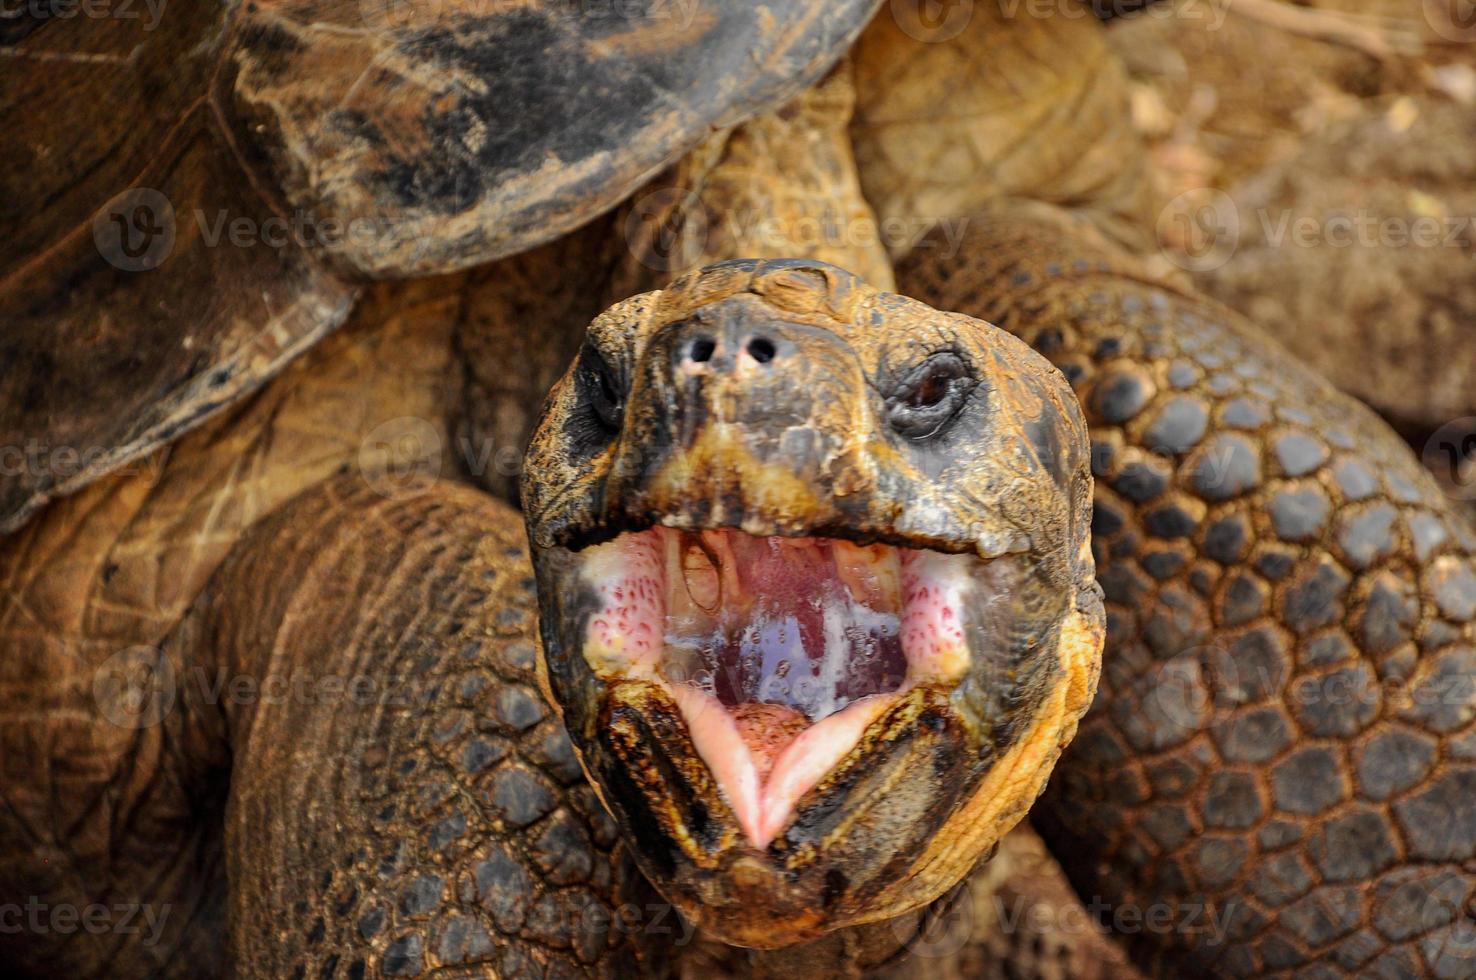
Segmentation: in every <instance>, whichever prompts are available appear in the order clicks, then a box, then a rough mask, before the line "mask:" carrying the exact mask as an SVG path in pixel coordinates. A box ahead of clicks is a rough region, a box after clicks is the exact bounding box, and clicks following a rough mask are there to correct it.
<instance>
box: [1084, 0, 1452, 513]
mask: <svg viewBox="0 0 1476 980" xmlns="http://www.w3.org/2000/svg"><path fill="white" fill-rule="evenodd" d="M1111 36H1112V38H1113V39H1114V43H1115V44H1116V45H1117V47H1118V49H1119V51H1120V52H1121V54H1122V56H1123V58H1124V60H1125V61H1126V62H1127V64H1128V66H1129V70H1130V72H1131V76H1132V108H1133V116H1134V121H1135V124H1136V125H1137V127H1138V128H1139V130H1140V132H1141V133H1142V134H1143V136H1144V138H1145V139H1146V140H1147V141H1148V142H1149V144H1150V146H1151V152H1152V156H1153V160H1154V162H1155V165H1156V171H1157V178H1156V179H1157V183H1158V186H1157V188H1156V191H1157V194H1158V196H1159V199H1160V200H1159V203H1160V206H1161V211H1160V218H1159V222H1158V230H1159V240H1160V245H1161V246H1162V247H1161V254H1160V256H1159V260H1160V261H1161V262H1162V264H1163V267H1164V271H1169V272H1172V271H1175V267H1177V268H1178V269H1182V270H1184V271H1186V272H1188V273H1189V274H1190V275H1191V276H1192V277H1193V279H1194V280H1195V282H1196V283H1197V284H1198V285H1199V286H1200V287H1201V288H1203V289H1205V290H1207V291H1208V292H1210V293H1211V294H1213V295H1215V296H1216V297H1217V298H1219V299H1221V300H1223V301H1224V302H1226V303H1228V304H1230V305H1231V306H1234V307H1236V308H1238V309H1240V310H1242V311H1243V312H1245V313H1247V314H1249V315H1250V316H1251V317H1252V318H1253V319H1255V320H1256V321H1257V322H1258V323H1260V324H1261V325H1262V326H1263V327H1264V328H1265V329H1267V330H1268V331H1269V332H1271V333H1273V334H1274V335H1276V336H1277V338H1278V339H1279V340H1281V342H1282V343H1284V344H1286V345H1287V346H1288V347H1290V348H1291V349H1292V350H1293V351H1294V352H1295V353H1296V354H1298V355H1299V356H1301V357H1302V358H1304V359H1305V360H1307V361H1310V362H1312V363H1313V364H1316V365H1317V366H1318V367H1319V368H1320V369H1321V370H1322V371H1323V373H1325V374H1326V375H1328V376H1329V377H1330V378H1331V379H1332V380H1333V381H1334V382H1335V383H1337V384H1338V385H1339V386H1340V387H1342V388H1343V389H1345V390H1347V391H1349V392H1352V393H1353V394H1354V395H1356V396H1358V397H1359V398H1361V399H1362V400H1364V401H1366V402H1368V403H1369V404H1371V405H1372V406H1374V408H1376V409H1377V410H1378V411H1379V412H1381V413H1382V414H1383V415H1384V416H1385V417H1386V418H1387V419H1389V420H1390V421H1391V422H1392V423H1393V424H1394V425H1395V427H1396V428H1398V429H1399V430H1400V431H1401V432H1402V433H1403V434H1404V435H1405V436H1406V438H1408V439H1409V440H1410V441H1411V443H1412V444H1413V445H1414V447H1415V448H1416V449H1417V450H1427V449H1428V452H1426V453H1425V455H1426V459H1427V463H1430V464H1431V465H1432V469H1433V470H1434V471H1435V472H1436V475H1437V476H1439V477H1440V478H1441V479H1442V480H1444V481H1445V482H1446V483H1447V485H1449V486H1450V487H1451V489H1452V491H1453V492H1455V493H1456V494H1458V495H1462V496H1464V495H1467V494H1469V496H1470V497H1476V465H1473V464H1472V461H1471V460H1470V459H1469V456H1470V452H1469V451H1467V450H1469V447H1470V446H1472V445H1476V439H1467V438H1466V437H1467V436H1468V435H1471V434H1472V433H1476V152H1473V151H1476V9H1473V8H1471V5H1470V4H1469V2H1467V0H1315V2H1313V3H1306V4H1293V3H1291V2H1289V0H1178V2H1176V3H1165V4H1161V5H1159V6H1157V7H1154V8H1149V9H1148V10H1145V11H1142V12H1140V13H1138V14H1134V15H1130V16H1128V17H1126V18H1124V19H1122V20H1120V21H1119V22H1117V23H1116V24H1115V25H1114V27H1113V29H1112V31H1111ZM1447 446H1454V447H1456V448H1457V450H1458V451H1459V452H1464V453H1465V457H1467V458H1466V459H1465V461H1464V463H1459V462H1457V463H1452V462H1451V460H1452V459H1453V458H1454V457H1452V455H1451V454H1450V452H1449V450H1447V449H1446V447H1447Z"/></svg>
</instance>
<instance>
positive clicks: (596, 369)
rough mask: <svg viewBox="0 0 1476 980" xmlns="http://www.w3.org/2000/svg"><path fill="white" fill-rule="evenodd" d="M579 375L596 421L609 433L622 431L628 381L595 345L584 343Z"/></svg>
mask: <svg viewBox="0 0 1476 980" xmlns="http://www.w3.org/2000/svg"><path fill="white" fill-rule="evenodd" d="M578 378H579V387H580V390H581V391H582V392H583V394H584V401H585V403H586V404H587V405H588V406H589V408H590V412H591V414H592V415H593V416H594V418H595V421H596V422H598V423H599V424H600V427H601V428H602V429H604V430H605V431H606V432H607V433H610V434H614V433H615V432H618V431H620V423H621V420H622V419H623V418H624V416H625V385H624V383H623V382H622V381H621V379H620V377H619V375H618V374H616V372H615V369H614V368H613V367H612V366H611V365H610V362H609V361H607V360H605V358H604V356H603V355H602V354H601V353H600V352H599V351H598V350H596V349H595V348H593V347H585V348H584V352H583V353H582V354H581V355H580V358H579V372H578Z"/></svg>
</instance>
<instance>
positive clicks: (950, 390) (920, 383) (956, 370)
mask: <svg viewBox="0 0 1476 980" xmlns="http://www.w3.org/2000/svg"><path fill="white" fill-rule="evenodd" d="M975 384H977V382H976V381H975V380H974V378H973V377H971V376H970V374H969V367H968V364H967V363H965V361H964V359H963V358H961V357H959V356H958V355H957V354H948V353H945V354H936V355H934V356H933V357H930V358H928V359H927V360H926V361H925V362H923V363H922V364H921V365H919V366H918V368H917V369H916V370H914V371H913V372H912V373H911V374H909V375H908V376H907V377H906V378H904V379H903V380H902V383H901V384H899V385H898V386H897V390H896V391H895V392H893V394H892V396H891V397H890V398H888V399H887V421H888V422H890V423H891V425H892V428H893V429H894V430H896V432H897V433H898V434H899V435H901V436H904V437H906V438H908V439H912V440H915V441H922V440H925V439H931V438H933V437H934V436H936V435H938V434H939V433H940V432H942V431H943V429H944V428H945V427H946V426H947V425H948V423H949V422H951V421H952V420H953V418H954V416H956V415H957V414H958V413H959V410H960V409H962V408H963V405H964V402H965V401H967V399H968V395H969V392H970V391H971V390H972V389H973V387H974V385H975Z"/></svg>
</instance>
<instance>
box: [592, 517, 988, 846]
mask: <svg viewBox="0 0 1476 980" xmlns="http://www.w3.org/2000/svg"><path fill="white" fill-rule="evenodd" d="M580 558H581V559H582V565H581V572H582V577H583V578H584V580H585V582H586V583H588V584H589V585H590V586H592V587H593V588H594V589H595V590H596V592H597V594H598V597H599V599H598V603H597V608H596V610H595V611H594V612H593V613H592V614H591V616H590V618H589V620H588V632H587V635H586V636H585V638H584V655H585V658H586V660H587V661H588V662H589V664H590V666H591V667H593V668H594V669H595V670H596V671H597V672H598V673H599V674H601V675H602V676H604V677H606V678H607V679H610V680H619V679H640V680H645V681H651V682H655V683H657V684H659V685H661V686H662V687H663V688H664V689H665V690H666V691H667V692H668V693H669V694H670V695H671V696H672V699H673V700H674V701H675V702H676V704H677V705H678V707H679V708H680V710H681V712H682V715H683V717H684V719H685V721H686V723H687V727H688V730H689V732H690V734H691V738H692V742H693V745H694V746H695V748H696V750H697V753H698V755H699V756H701V758H702V760H703V762H704V763H705V764H706V765H707V767H708V769H710V770H711V772H712V774H713V776H714V778H715V779H716V781H717V783H718V785H719V787H720V788H721V790H722V792H723V793H724V795H725V796H726V798H727V801H728V804H729V805H730V806H731V807H732V809H733V811H734V813H735V815H736V816H737V818H738V822H739V825H740V826H741V827H742V829H743V831H744V833H745V834H746V835H747V837H748V838H749V840H750V842H751V843H752V844H753V845H754V846H756V847H759V848H765V847H767V846H768V845H769V843H770V842H771V841H773V839H774V838H775V837H776V836H777V835H778V833H779V831H780V830H782V829H783V827H784V825H785V824H786V823H787V822H788V819H789V817H790V815H791V813H792V811H793V809H794V807H795V805H796V804H797V803H798V801H799V800H800V798H801V797H802V796H804V794H805V793H806V792H808V791H809V790H810V789H811V788H813V787H814V786H815V785H816V784H817V783H818V782H819V781H820V780H821V779H822V778H823V777H824V776H825V774H826V773H827V772H829V771H830V770H831V769H832V768H834V766H835V765H836V764H837V763H838V762H839V761H840V760H841V759H842V758H844V757H845V756H846V755H847V753H849V752H850V750H851V749H852V748H853V747H854V746H855V745H856V744H857V743H858V742H859V741H860V739H861V736H862V734H863V733H864V732H865V730H866V728H867V727H868V726H869V725H870V724H871V723H872V722H873V721H875V720H876V719H877V718H878V717H879V716H880V715H881V714H882V713H883V712H884V711H885V710H886V709H887V708H888V707H890V706H891V705H892V704H894V703H896V702H897V700H898V699H899V698H900V697H901V696H902V695H903V694H904V693H906V692H907V691H908V690H910V689H912V688H914V687H917V686H919V685H924V684H933V685H941V686H952V685H954V684H956V683H957V682H958V681H959V679H960V678H962V676H963V674H964V672H965V670H966V669H967V667H968V664H969V642H968V639H969V633H970V630H971V627H969V626H968V625H967V620H968V619H972V618H973V617H972V616H970V615H968V613H969V610H967V609H966V608H965V602H966V599H967V598H968V597H970V596H973V595H975V589H976V585H977V583H976V577H977V575H978V571H979V569H980V568H981V566H982V565H983V564H984V563H981V562H980V561H979V560H978V559H977V558H975V557H973V556H969V555H949V554H943V553H939V552H933V551H920V550H912V549H907V548H898V547H893V546H890V545H883V544H857V543H853V542H850V541H843V540H838V539H831V538H787V537H758V536H754V535H749V534H746V533H744V532H742V531H737V530H731V529H714V530H702V531H685V530H677V529H673V528H666V527H654V528H650V529H648V530H645V531H638V532H628V533H625V534H622V535H621V536H620V537H618V538H616V539H614V540H613V541H609V542H606V543H604V544H600V545H596V546H593V547H590V548H588V549H585V550H584V551H583V552H582V553H581V555H580Z"/></svg>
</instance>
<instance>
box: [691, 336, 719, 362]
mask: <svg viewBox="0 0 1476 980" xmlns="http://www.w3.org/2000/svg"><path fill="white" fill-rule="evenodd" d="M716 350H717V344H716V343H714V342H713V340H712V338H711V337H698V338H697V339H696V340H694V341H692V344H691V346H689V347H688V348H687V360H689V361H692V362H693V363H695V364H705V363H707V362H708V361H710V360H712V355H713V352H714V351H716Z"/></svg>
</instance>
